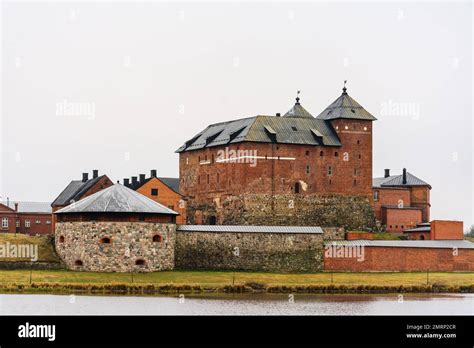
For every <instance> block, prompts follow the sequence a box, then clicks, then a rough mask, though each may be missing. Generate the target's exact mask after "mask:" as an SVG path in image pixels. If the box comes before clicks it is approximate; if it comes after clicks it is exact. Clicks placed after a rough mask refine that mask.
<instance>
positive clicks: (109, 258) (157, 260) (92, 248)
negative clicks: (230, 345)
mask: <svg viewBox="0 0 474 348" xmlns="http://www.w3.org/2000/svg"><path fill="white" fill-rule="evenodd" d="M55 215H56V223H55V247H56V252H57V253H58V255H59V256H60V257H61V259H62V260H63V262H64V263H65V264H66V266H67V267H68V268H69V269H71V270H81V271H93V272H153V271H164V270H172V269H173V268H174V250H175V240H176V224H175V221H176V215H177V213H176V212H174V211H173V210H171V209H169V208H167V207H165V206H163V205H161V204H159V203H157V202H155V201H153V200H151V199H149V198H147V197H145V196H143V195H141V194H140V193H137V192H136V191H133V190H131V189H129V188H127V187H125V186H122V185H120V184H116V185H113V186H111V187H109V188H106V189H104V190H102V191H99V192H97V193H95V194H93V195H91V196H88V197H86V198H84V199H82V200H80V201H78V202H75V203H73V204H71V205H68V206H67V207H65V208H62V209H60V210H58V211H56V212H55Z"/></svg>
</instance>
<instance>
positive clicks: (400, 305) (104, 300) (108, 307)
mask: <svg viewBox="0 0 474 348" xmlns="http://www.w3.org/2000/svg"><path fill="white" fill-rule="evenodd" d="M460 314H467V315H474V294H436V295H434V294H404V295H403V297H402V296H401V295H399V294H390V295H345V294H344V295H312V294H311V295H310V294H294V295H289V294H212V295H193V296H191V295H186V296H185V297H179V296H176V297H171V296H168V297H166V296H153V297H152V296H82V295H38V294H34V295H29V294H21V295H17V294H0V315H460Z"/></svg>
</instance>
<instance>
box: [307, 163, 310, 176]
mask: <svg viewBox="0 0 474 348" xmlns="http://www.w3.org/2000/svg"><path fill="white" fill-rule="evenodd" d="M309 173H310V167H309V164H307V165H306V174H309Z"/></svg>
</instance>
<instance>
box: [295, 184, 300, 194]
mask: <svg viewBox="0 0 474 348" xmlns="http://www.w3.org/2000/svg"><path fill="white" fill-rule="evenodd" d="M295 193H300V183H299V182H295Z"/></svg>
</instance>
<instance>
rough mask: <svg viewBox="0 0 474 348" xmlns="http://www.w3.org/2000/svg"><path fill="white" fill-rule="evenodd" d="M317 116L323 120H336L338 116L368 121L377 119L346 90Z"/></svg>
mask: <svg viewBox="0 0 474 348" xmlns="http://www.w3.org/2000/svg"><path fill="white" fill-rule="evenodd" d="M316 118H318V119H321V120H334V119H337V118H347V119H356V120H368V121H375V120H376V118H375V117H374V116H373V115H372V114H370V113H369V112H368V111H367V110H365V109H364V108H363V107H362V105H360V104H359V103H358V102H356V101H355V100H354V99H352V98H351V97H350V96H349V94H347V93H346V92H343V93H342V94H341V96H340V97H339V98H337V99H336V100H335V101H334V102H333V103H332V104H331V105H329V106H328V107H327V108H326V109H325V110H324V111H323V112H321V113H320V114H319V115H318V116H316Z"/></svg>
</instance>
